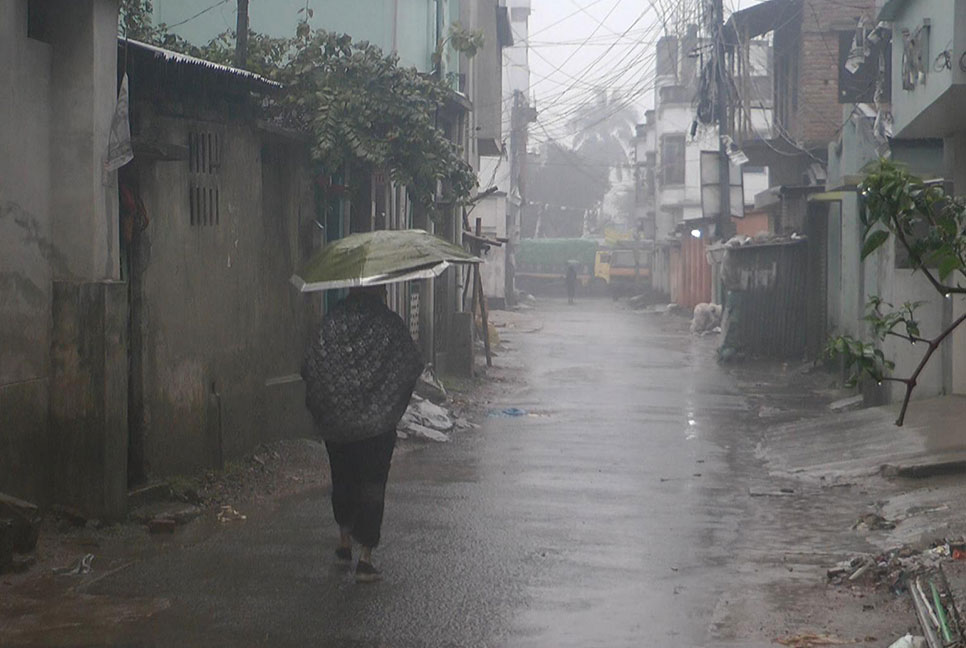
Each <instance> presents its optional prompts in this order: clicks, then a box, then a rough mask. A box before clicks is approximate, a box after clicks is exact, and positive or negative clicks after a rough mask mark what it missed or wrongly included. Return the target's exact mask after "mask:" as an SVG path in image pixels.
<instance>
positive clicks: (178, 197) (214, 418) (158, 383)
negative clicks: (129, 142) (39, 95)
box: [139, 106, 315, 475]
mask: <svg viewBox="0 0 966 648" xmlns="http://www.w3.org/2000/svg"><path fill="white" fill-rule="evenodd" d="M139 110H141V111H142V112H141V115H142V120H143V121H142V128H144V129H145V130H146V131H150V132H154V133H157V134H158V135H159V137H160V139H162V140H163V141H166V142H171V143H186V142H188V137H189V131H197V132H200V131H204V132H217V133H218V134H219V137H220V140H221V143H222V145H221V164H220V165H219V166H218V167H217V169H216V176H217V182H218V184H219V188H220V201H219V202H220V207H219V209H220V213H219V217H218V221H217V223H216V224H208V225H199V224H192V223H191V219H190V213H189V202H188V185H189V164H188V162H187V161H173V162H164V161H159V162H155V163H152V164H146V165H143V166H142V168H141V171H140V175H139V181H140V187H141V192H142V197H143V199H144V203H145V206H146V208H147V211H148V215H149V217H150V218H151V224H150V225H149V227H148V228H147V230H146V231H145V232H144V233H143V234H142V238H143V246H142V267H143V286H142V291H143V303H144V312H143V317H142V320H143V325H142V332H141V334H142V339H143V385H144V412H143V415H142V416H143V420H144V430H145V438H144V447H145V459H146V462H147V470H148V472H149V474H154V475H161V474H171V473H178V472H185V471H191V470H195V469H198V468H203V467H206V466H211V465H213V464H215V463H217V462H218V461H219V459H220V458H221V457H226V458H227V457H231V456H236V455H239V454H241V453H243V452H245V451H247V450H249V449H250V448H251V447H252V446H253V445H254V444H255V443H257V442H260V441H267V440H271V439H277V438H282V437H293V436H300V435H306V434H310V433H311V423H310V419H309V416H308V413H307V411H306V409H305V406H304V392H303V387H302V384H301V382H299V381H298V379H297V374H298V372H299V367H300V364H301V358H302V353H303V351H304V348H305V344H306V341H307V339H308V338H307V336H308V330H309V325H310V319H311V318H312V315H311V313H312V310H313V309H312V307H311V299H312V298H311V297H307V296H302V295H299V294H298V293H297V292H296V291H295V290H294V288H293V287H292V286H291V285H290V284H289V278H290V276H291V274H292V273H293V272H294V270H295V268H296V266H297V265H298V262H299V260H300V259H301V258H302V252H303V250H304V246H303V242H304V240H303V237H305V236H310V237H311V235H312V232H311V229H310V228H311V227H312V226H313V225H312V221H313V219H314V218H315V213H314V208H313V206H312V199H313V198H312V196H313V193H312V191H311V188H310V186H309V185H308V182H307V175H306V171H305V168H304V166H303V165H302V164H301V163H302V162H303V159H302V157H301V156H302V153H301V152H300V151H301V149H299V147H292V148H290V147H287V146H284V145H280V144H279V145H264V144H263V141H262V138H261V137H260V136H259V134H258V133H256V132H255V131H254V130H253V129H252V128H251V127H250V125H249V124H248V123H247V122H241V121H229V122H228V123H227V124H219V123H212V122H201V121H189V120H186V119H181V118H174V117H165V116H157V115H155V114H153V113H152V112H151V111H149V110H147V109H146V108H145V107H143V106H140V107H139Z"/></svg>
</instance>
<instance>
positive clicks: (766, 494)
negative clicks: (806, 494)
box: [748, 488, 795, 497]
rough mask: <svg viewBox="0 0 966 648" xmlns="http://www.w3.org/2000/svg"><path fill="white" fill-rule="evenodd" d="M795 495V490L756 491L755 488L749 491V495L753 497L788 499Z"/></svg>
mask: <svg viewBox="0 0 966 648" xmlns="http://www.w3.org/2000/svg"><path fill="white" fill-rule="evenodd" d="M794 494H795V489H794V488H779V489H777V490H756V489H754V488H749V489H748V495H750V496H751V497H788V496H789V495H794Z"/></svg>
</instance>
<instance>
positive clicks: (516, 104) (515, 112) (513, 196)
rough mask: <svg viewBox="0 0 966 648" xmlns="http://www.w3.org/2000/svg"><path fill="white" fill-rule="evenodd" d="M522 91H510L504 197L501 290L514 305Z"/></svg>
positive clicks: (511, 304) (521, 158) (522, 120)
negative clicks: (507, 179)
mask: <svg viewBox="0 0 966 648" xmlns="http://www.w3.org/2000/svg"><path fill="white" fill-rule="evenodd" d="M522 103H523V93H522V92H520V91H519V90H514V91H513V105H512V106H511V107H510V191H509V194H508V196H507V211H506V236H507V245H506V252H505V253H504V256H503V259H504V266H505V267H504V273H503V281H504V284H503V292H504V299H505V301H506V305H507V306H513V305H515V304H516V281H515V274H516V260H515V257H514V255H515V254H516V249H517V246H518V245H519V244H520V212H521V211H522V210H523V195H522V191H521V189H520V176H521V174H522V173H523V166H522V162H523V155H522V153H521V148H523V146H525V144H524V142H525V140H524V138H523V132H522V131H523V129H524V128H526V122H525V121H524V118H523V105H522Z"/></svg>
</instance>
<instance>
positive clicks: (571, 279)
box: [567, 261, 577, 304]
mask: <svg viewBox="0 0 966 648" xmlns="http://www.w3.org/2000/svg"><path fill="white" fill-rule="evenodd" d="M576 294H577V264H575V263H574V262H573V261H570V262H568V263H567V303H568V304H573V303H574V296H575V295H576Z"/></svg>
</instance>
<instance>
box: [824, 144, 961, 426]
mask: <svg viewBox="0 0 966 648" xmlns="http://www.w3.org/2000/svg"><path fill="white" fill-rule="evenodd" d="M859 191H860V195H861V199H862V210H861V212H860V213H861V218H862V224H863V225H864V227H865V236H864V242H863V246H862V259H863V260H864V259H865V258H867V257H868V256H869V255H871V254H872V253H874V252H875V251H876V250H878V249H879V248H881V247H882V246H883V245H884V244H885V243H886V241H888V240H889V239H890V238H893V239H895V242H896V245H897V248H898V249H900V250H902V251H904V252H905V254H906V255H908V260H909V266H910V267H911V268H912V269H913V270H914V271H915V272H921V273H922V274H923V275H924V276H925V277H926V279H928V281H929V283H930V284H931V285H932V287H933V288H934V289H935V290H936V291H937V293H938V294H940V295H942V296H943V297H945V298H950V297H951V296H952V295H955V294H966V287H964V286H963V282H964V281H966V204H964V202H963V200H962V199H960V198H957V197H955V196H951V195H949V194H947V193H946V191H945V189H944V188H943V187H942V185H941V184H938V183H929V182H925V181H923V180H922V179H921V178H917V177H916V176H914V175H912V174H910V173H909V172H908V171H906V170H905V169H904V168H902V167H901V166H900V165H898V164H896V163H895V162H891V161H889V160H880V161H879V162H877V163H876V164H875V166H874V167H873V168H872V169H871V171H870V173H869V174H868V175H867V176H866V178H865V180H864V181H863V182H862V184H861V185H860V186H859ZM921 304H922V302H915V303H905V304H902V305H900V306H899V307H896V306H893V305H892V304H889V303H886V302H884V301H883V300H882V299H881V298H879V297H872V299H870V300H869V303H868V304H867V307H866V308H867V310H866V316H865V318H864V319H865V321H866V322H868V324H869V329H870V333H871V339H870V340H860V339H857V338H854V337H852V336H847V335H842V336H836V337H833V338H831V339H830V340H829V342H828V344H827V346H826V349H825V352H826V355H827V357H829V358H841V359H842V360H843V361H844V362H845V366H846V368H847V370H848V371H849V372H850V377H849V382H850V384H857V383H858V382H859V381H860V380H862V379H863V378H868V379H872V380H875V381H876V382H877V383H879V384H881V383H883V382H896V383H900V384H903V385H905V397H904V398H903V402H902V409H901V410H900V412H899V417H898V418H897V419H896V425H902V424H903V422H904V421H905V416H906V411H907V410H908V407H909V401H910V399H911V398H912V393H913V391H914V390H915V388H916V385H917V383H918V379H919V376H920V374H922V371H923V369H925V367H926V365H927V364H928V363H929V360H930V359H931V358H932V356H933V354H934V353H935V352H936V349H938V348H939V346H940V345H941V344H942V343H943V341H944V340H945V339H946V338H947V337H949V335H950V334H951V333H952V332H953V331H955V330H956V329H957V328H958V327H959V326H960V325H961V324H962V323H963V322H964V321H966V315H962V316H960V317H958V318H956V319H955V320H953V321H952V322H951V323H950V324H949V326H947V327H946V328H944V329H943V330H942V331H938V332H935V333H934V335H933V336H932V337H929V336H928V335H927V334H924V333H922V332H921V331H920V328H919V322H918V321H917V320H916V309H917V308H918V307H919V306H920V305H921ZM888 337H897V338H901V339H903V340H905V341H907V342H908V343H909V344H912V345H915V344H920V345H921V346H922V348H923V349H924V351H923V355H922V357H921V358H920V361H919V363H918V364H917V365H916V368H915V369H914V370H913V372H912V373H911V374H910V375H909V376H905V377H902V376H895V375H893V374H892V371H893V369H895V363H894V362H892V361H891V360H889V359H888V358H886V357H885V354H884V353H883V352H882V350H881V348H880V346H881V343H882V342H883V341H884V340H885V339H886V338H888Z"/></svg>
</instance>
